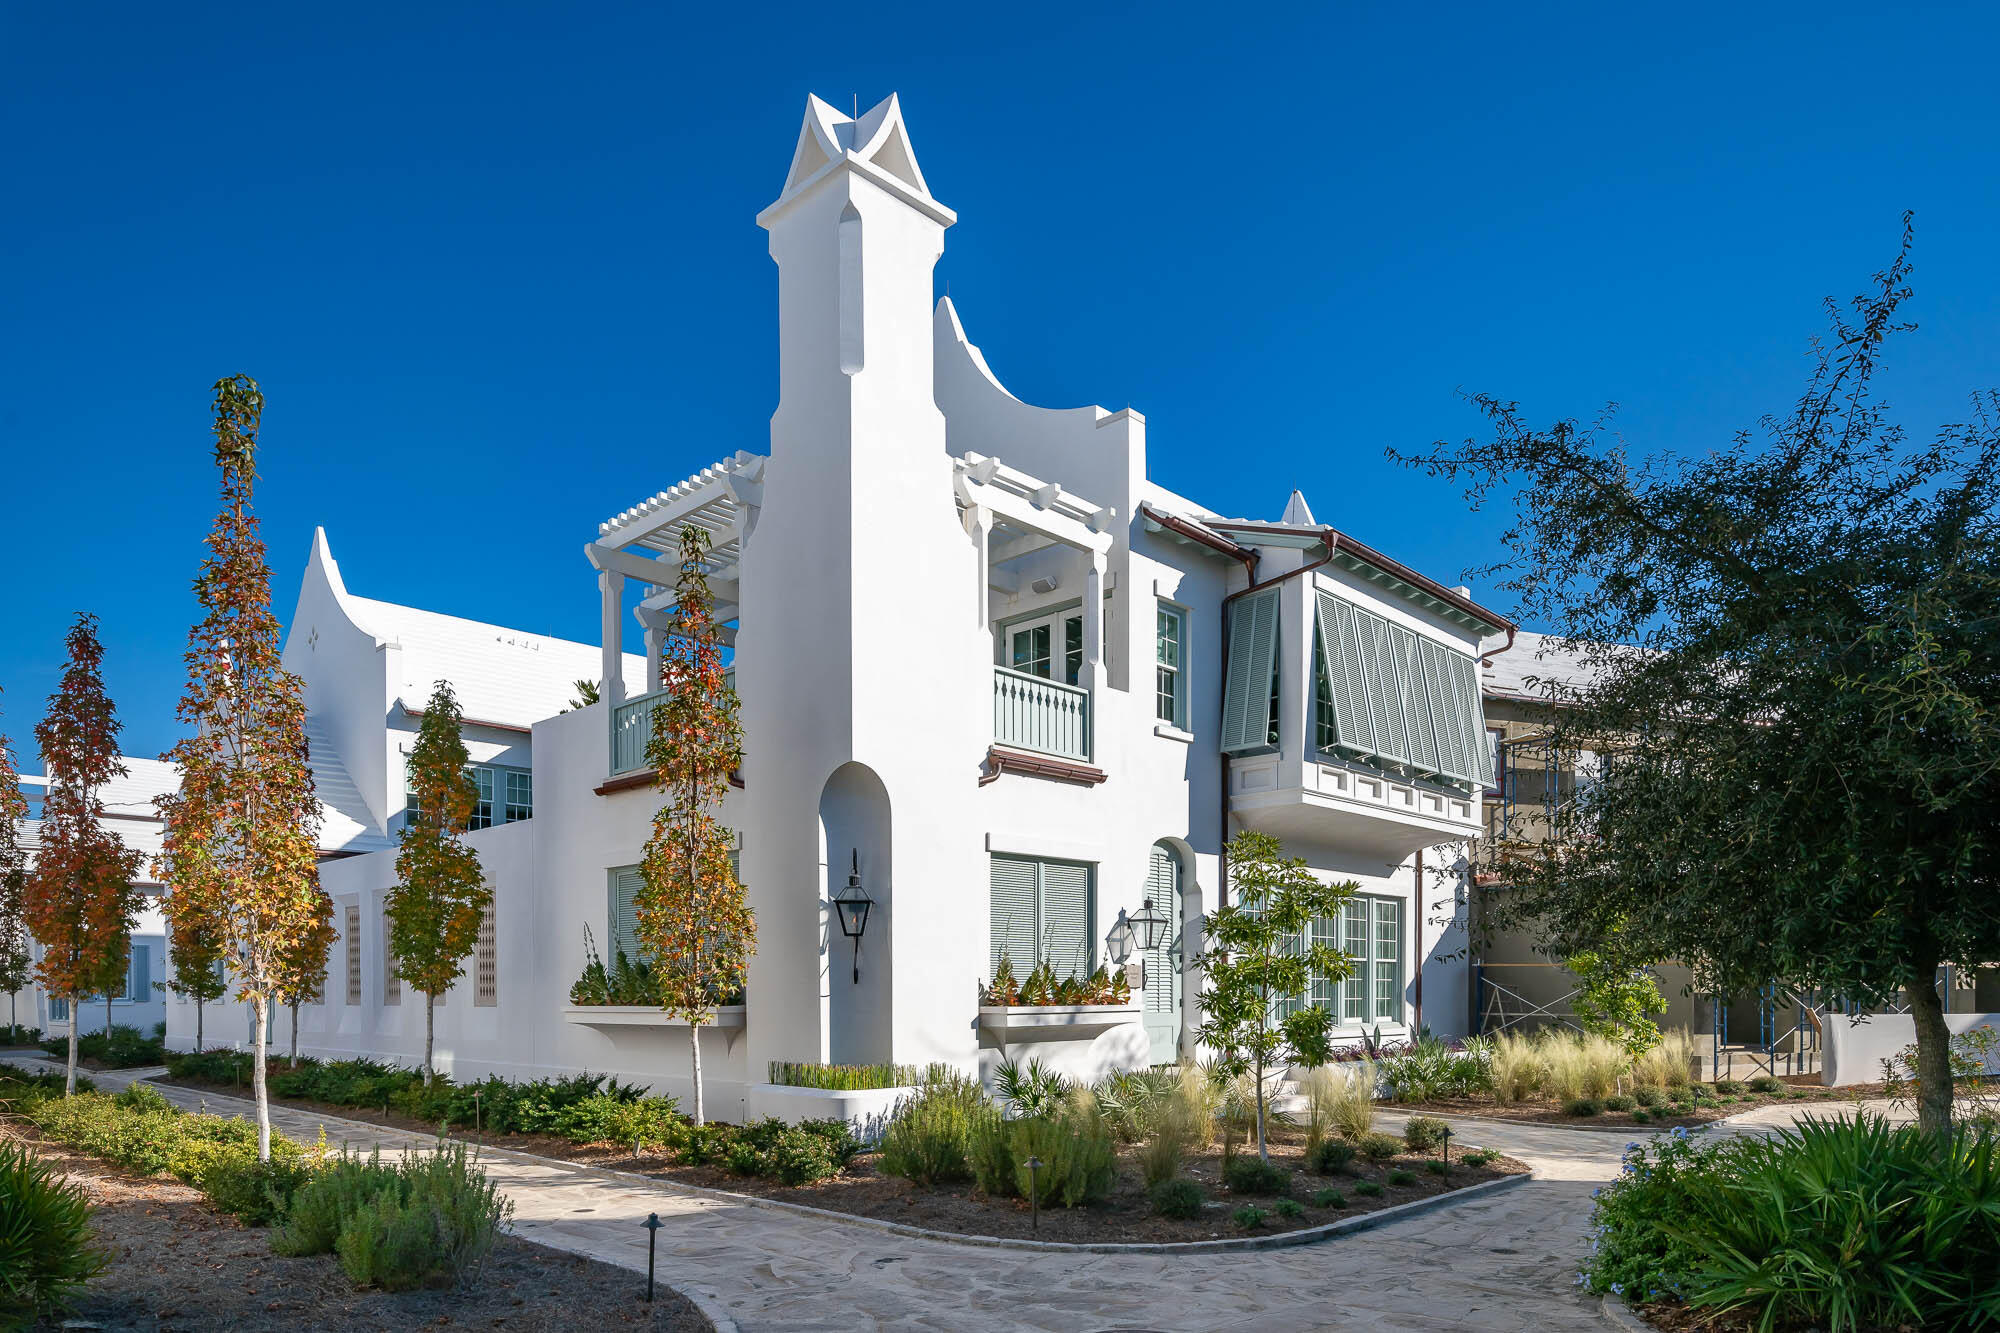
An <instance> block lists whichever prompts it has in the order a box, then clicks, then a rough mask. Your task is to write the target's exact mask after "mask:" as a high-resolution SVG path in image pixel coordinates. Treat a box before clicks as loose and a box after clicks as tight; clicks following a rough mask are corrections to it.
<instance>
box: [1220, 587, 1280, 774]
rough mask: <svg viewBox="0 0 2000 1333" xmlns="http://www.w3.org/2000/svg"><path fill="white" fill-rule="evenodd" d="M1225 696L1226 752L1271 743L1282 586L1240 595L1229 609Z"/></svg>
mask: <svg viewBox="0 0 2000 1333" xmlns="http://www.w3.org/2000/svg"><path fill="white" fill-rule="evenodd" d="M1226 666H1227V673H1226V676H1225V682H1226V683H1225V685H1224V688H1223V697H1222V749H1223V752H1224V753H1225V754H1235V753H1237V752H1238V751H1241V750H1256V749H1262V748H1263V747H1264V746H1267V745H1269V744H1270V743H1271V682H1272V680H1273V677H1274V673H1275V672H1276V671H1277V669H1278V590H1277V589H1276V588H1267V589H1265V590H1264V591H1263V592H1258V593H1252V594H1251V595H1250V596H1248V597H1245V598H1242V599H1240V600H1239V601H1237V602H1236V604H1235V605H1234V606H1233V607H1231V608H1230V612H1229V644H1228V653H1227V663H1226Z"/></svg>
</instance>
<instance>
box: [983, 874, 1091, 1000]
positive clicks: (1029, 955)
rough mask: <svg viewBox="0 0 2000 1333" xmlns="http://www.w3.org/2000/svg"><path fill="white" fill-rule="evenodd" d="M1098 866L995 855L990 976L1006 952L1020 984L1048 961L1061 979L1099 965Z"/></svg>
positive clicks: (1087, 971)
mask: <svg viewBox="0 0 2000 1333" xmlns="http://www.w3.org/2000/svg"><path fill="white" fill-rule="evenodd" d="M1095 869H1096V868H1095V867H1094V866H1091V865H1088V864H1085V863H1084V862H1081V861H1053V860H1047V859H1042V858H1037V857H1032V856H1011V855H1004V854H1001V853H997V852H996V853H995V854H994V856H993V872H992V873H993V877H992V898H991V909H992V910H991V926H992V933H991V935H990V937H989V955H988V959H987V976H988V977H989V978H990V977H991V976H992V974H993V972H994V971H995V970H997V969H998V968H999V966H1000V955H1001V954H1002V953H1003V952H1004V953H1005V954H1006V955H1007V960H1008V962H1009V963H1010V964H1011V965H1012V967H1013V969H1014V977H1015V979H1016V980H1025V979H1026V978H1027V975H1028V973H1029V972H1031V971H1033V970H1034V969H1035V968H1036V967H1037V966H1039V965H1040V964H1042V963H1043V962H1046V963H1048V964H1049V965H1050V967H1051V968H1053V969H1054V970H1055V974H1056V978H1057V980H1061V979H1062V978H1064V977H1085V976H1089V975H1090V972H1091V970H1092V968H1093V967H1094V966H1095V962H1094V957H1095V953H1094V949H1093V945H1094V944H1095V942H1096V941H1095V932H1094V931H1092V929H1091V923H1092V922H1093V921H1095V920H1096V913H1095V905H1096V904H1095V890H1096V882H1095V881H1096V874H1095Z"/></svg>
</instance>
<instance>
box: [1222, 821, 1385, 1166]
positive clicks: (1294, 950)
mask: <svg viewBox="0 0 2000 1333" xmlns="http://www.w3.org/2000/svg"><path fill="white" fill-rule="evenodd" d="M1228 856H1229V888H1230V892H1231V894H1232V895H1233V897H1234V899H1235V901H1233V902H1227V903H1224V904H1223V905H1222V906H1220V907H1218V908H1216V909H1215V910H1214V911H1213V912H1210V913H1209V914H1208V916H1207V917H1205V918H1204V919H1203V922H1202V931H1203V938H1204V940H1205V941H1206V948H1205V949H1204V951H1203V953H1202V955H1201V967H1202V975H1203V978H1204V979H1205V981H1206V982H1207V985H1208V989H1207V990H1206V991H1205V992H1203V994H1202V997H1201V1002H1202V1021H1201V1026H1200V1028H1199V1029H1198V1032H1199V1035H1200V1037H1201V1040H1202V1042H1203V1044H1205V1045H1207V1046H1210V1047H1213V1048H1214V1049H1216V1050H1218V1051H1220V1052H1221V1053H1222V1054H1221V1057H1220V1059H1218V1060H1217V1062H1216V1063H1217V1068H1218V1070H1219V1072H1221V1073H1223V1074H1226V1075H1241V1074H1244V1073H1248V1074H1250V1075H1251V1077H1252V1083H1253V1084H1254V1086H1255V1088H1256V1098H1257V1106H1256V1111H1257V1155H1258V1156H1259V1157H1261V1158H1263V1159H1264V1160H1265V1161H1269V1160H1270V1158H1271V1149H1270V1145H1269V1144H1268V1143H1267V1142H1266V1136H1265V1133H1264V1126H1265V1121H1266V1120H1267V1118H1268V1112H1267V1110H1266V1097H1265V1090H1266V1087H1267V1086H1268V1079H1269V1077H1270V1074H1271V1071H1272V1069H1273V1068H1274V1067H1275V1066H1277V1065H1278V1064H1280V1063H1290V1064H1295V1065H1304V1066H1306V1067H1308V1068H1310V1067H1312V1066H1315V1065H1323V1064H1325V1063H1326V1062H1327V1060H1328V1059H1329V1058H1331V1057H1332V1055H1333V1042H1332V1038H1331V1035H1330V1034H1331V1033H1332V1031H1333V1011H1332V1010H1330V1009H1324V1008H1321V1007H1320V1006H1319V1005H1316V1004H1312V1003H1309V1002H1304V1001H1306V1000H1308V999H1309V997H1307V996H1306V991H1307V989H1308V988H1309V987H1310V986H1311V985H1312V980H1313V977H1314V975H1315V974H1317V975H1319V976H1322V977H1325V978H1327V979H1329V980H1331V981H1336V982H1338V981H1344V980H1346V979H1347V976H1348V974H1349V972H1350V971H1351V970H1352V968H1353V966H1354V963H1353V960H1352V959H1350V958H1349V957H1348V956H1347V955H1346V954H1344V953H1342V952H1340V951H1339V950H1338V949H1335V948H1333V947H1332V946H1331V945H1327V944H1322V943H1320V942H1318V941H1317V940H1315V939H1314V938H1313V929H1312V925H1313V922H1314V921H1315V920H1319V919H1331V918H1335V917H1338V916H1339V915H1340V909H1341V907H1342V906H1343V905H1344V904H1345V903H1346V902H1347V900H1348V899H1349V898H1352V897H1353V896H1354V893H1355V890H1356V889H1357V888H1359V887H1360V886H1359V885H1357V884H1355V883H1354V882H1353V881H1351V880H1350V881H1343V882H1337V883H1329V882H1326V881H1323V880H1321V879H1319V878H1318V877H1317V876H1315V875H1314V874H1313V873H1312V871H1310V870H1308V869H1307V868H1306V863H1305V861H1304V860H1303V859H1301V858H1298V857H1287V856H1286V855H1285V849H1284V848H1283V847H1282V846H1281V845H1280V844H1279V842H1278V840H1277V839H1276V838H1274V837H1272V836H1271V835H1270V834H1268V833H1256V832H1252V831H1249V830H1245V831H1244V832H1241V833H1238V834H1237V835H1236V836H1235V837H1233V838H1231V839H1230V840H1229V847H1228ZM1294 999H1297V1000H1300V1001H1302V1002H1301V1003H1298V1004H1295V1005H1294V1006H1293V1007H1292V1010H1291V1012H1290V1013H1288V1014H1285V1015H1284V1016H1283V1017H1280V1016H1279V1014H1278V1007H1279V1005H1280V1003H1281V1002H1283V1001H1288V1000H1294Z"/></svg>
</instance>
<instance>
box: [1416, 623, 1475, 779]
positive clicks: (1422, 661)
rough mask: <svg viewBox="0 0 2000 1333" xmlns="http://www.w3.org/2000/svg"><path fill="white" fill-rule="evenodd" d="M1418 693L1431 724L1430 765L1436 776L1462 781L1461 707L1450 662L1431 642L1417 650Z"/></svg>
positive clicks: (1442, 651) (1436, 645)
mask: <svg viewBox="0 0 2000 1333" xmlns="http://www.w3.org/2000/svg"><path fill="white" fill-rule="evenodd" d="M1417 661H1418V666H1419V668H1420V670H1419V673H1418V678H1417V680H1418V690H1417V694H1416V698H1417V699H1418V701H1419V703H1420V704H1421V706H1422V708H1423V711H1424V716H1425V718H1426V719H1427V720H1428V721H1429V723H1430V727H1431V736H1432V740H1433V753H1432V755H1431V759H1430V762H1429V763H1428V764H1427V765H1426V767H1428V768H1429V769H1430V770H1431V771H1432V772H1433V773H1442V774H1444V775H1446V776H1448V777H1462V776H1464V772H1465V756H1464V754H1463V753H1461V751H1462V750H1463V749H1464V737H1463V736H1462V735H1461V734H1460V733H1461V730H1462V729H1461V728H1460V726H1459V721H1458V707H1457V705H1456V702H1455V701H1454V700H1453V698H1452V690H1451V675H1450V662H1449V661H1448V660H1447V659H1446V657H1445V650H1444V648H1443V647H1441V646H1440V645H1438V644H1436V643H1433V642H1432V641H1431V640H1429V639H1421V640H1419V641H1418V646H1417Z"/></svg>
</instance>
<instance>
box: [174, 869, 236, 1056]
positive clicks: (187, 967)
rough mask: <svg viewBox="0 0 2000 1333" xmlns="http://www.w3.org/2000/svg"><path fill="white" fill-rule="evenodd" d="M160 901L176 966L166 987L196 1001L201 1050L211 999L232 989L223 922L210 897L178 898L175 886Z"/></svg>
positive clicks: (196, 1029)
mask: <svg viewBox="0 0 2000 1333" xmlns="http://www.w3.org/2000/svg"><path fill="white" fill-rule="evenodd" d="M162 873H164V872H162ZM160 905H161V907H162V908H163V909H164V910H165V914H166V918H167V957H168V958H170V959H172V960H173V968H174V974H173V975H172V976H171V977H169V978H167V981H166V983H165V984H166V988H167V989H168V990H170V991H172V992H173V993H174V994H176V995H179V996H181V997H183V998H184V999H189V1000H193V1001H194V1048H195V1049H196V1050H197V1051H199V1050H201V1049H202V1047H203V1043H204V1042H205V1041H206V1040H207V1033H206V1024H205V1020H206V1017H207V1014H206V1010H207V1008H208V1005H209V1002H210V1001H213V1000H219V999H221V998H222V997H223V996H225V995H227V994H228V993H229V978H228V974H227V971H226V968H225V966H224V964H225V963H226V961H227V960H226V959H225V957H224V946H225V941H224V939H223V924H222V921H221V920H220V918H218V917H216V916H214V915H212V914H210V913H208V912H207V911H206V905H207V900H204V899H189V900H178V899H177V898H176V891H175V890H174V889H173V887H172V886H169V887H168V889H167V892H166V895H165V896H164V897H163V898H162V899H161V902H160Z"/></svg>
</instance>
